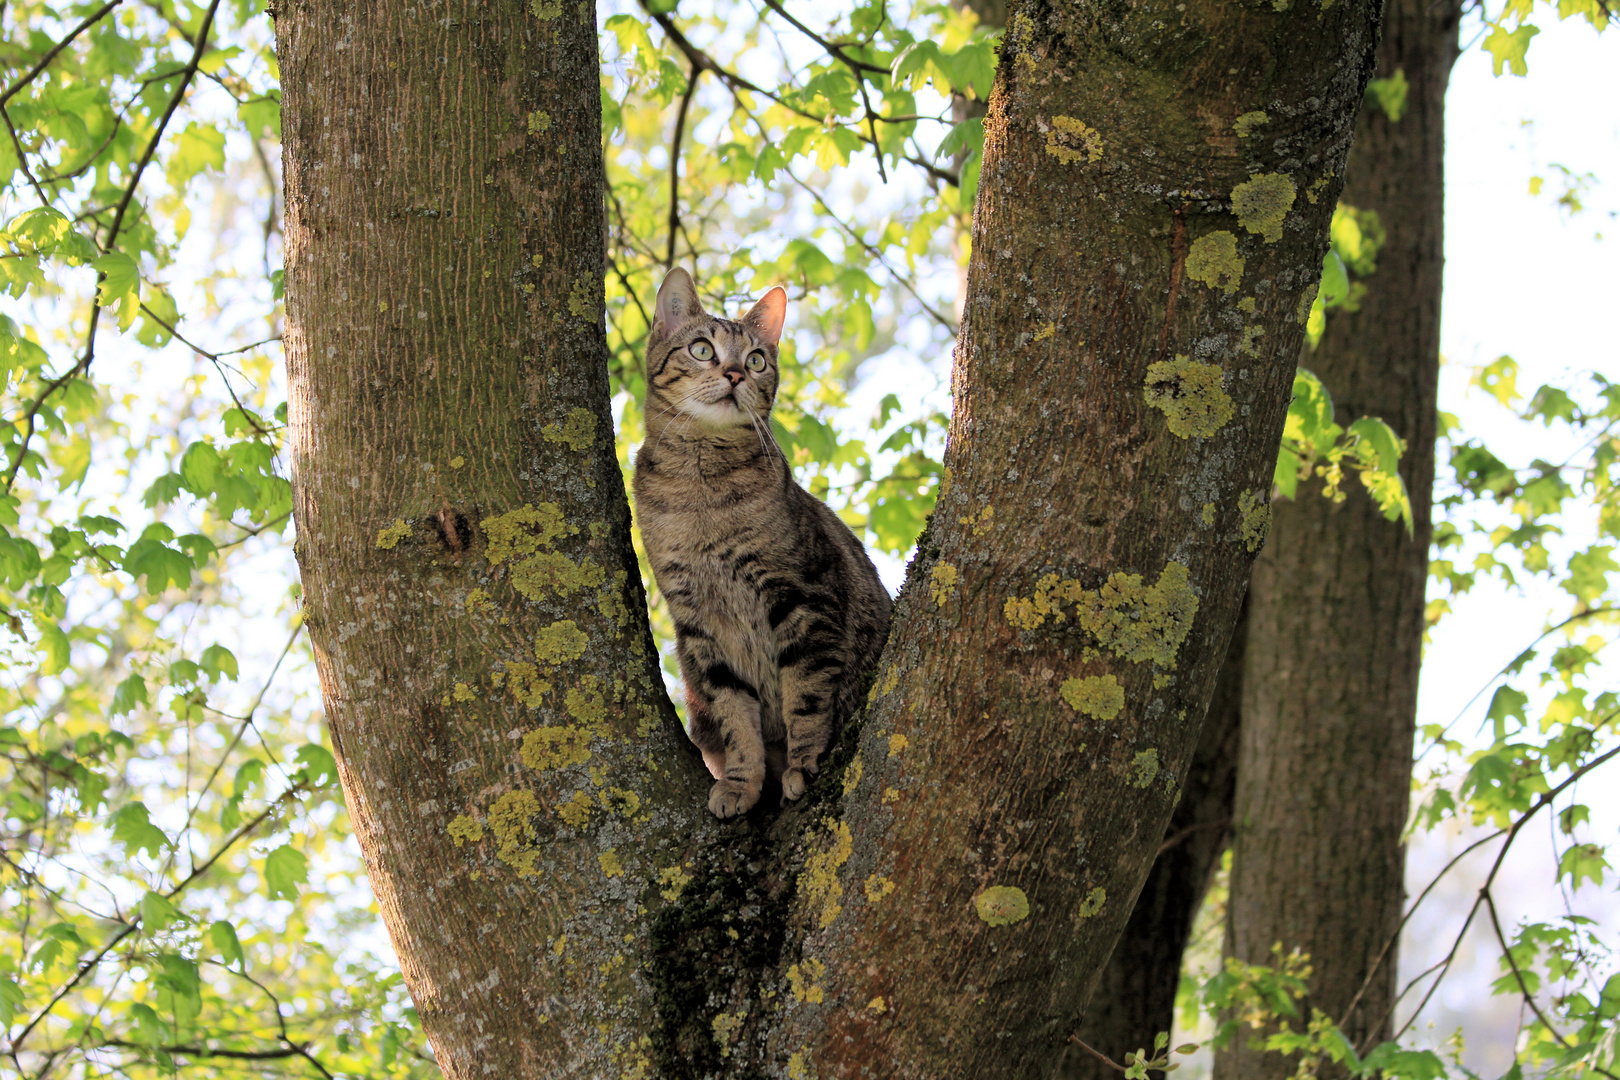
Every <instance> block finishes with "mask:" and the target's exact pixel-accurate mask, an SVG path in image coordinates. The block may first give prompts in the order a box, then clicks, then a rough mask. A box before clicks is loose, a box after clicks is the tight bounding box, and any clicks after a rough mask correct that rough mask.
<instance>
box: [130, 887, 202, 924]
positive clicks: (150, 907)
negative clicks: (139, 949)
mask: <svg viewBox="0 0 1620 1080" xmlns="http://www.w3.org/2000/svg"><path fill="white" fill-rule="evenodd" d="M190 921H191V920H190V919H188V918H186V917H185V916H184V915H182V914H181V913H180V909H179V908H177V907H175V906H174V905H173V904H171V903H170V902H169V901H168V899H167V898H166V897H164V896H162V895H160V894H158V893H155V892H152V891H151V890H147V893H146V895H145V896H143V897H141V925H142V926H143V927H145V928H146V932H147V933H149V934H156V933H158V932H160V931H163V930H167V929H168V928H169V927H171V926H173V925H174V924H175V923H181V922H190Z"/></svg>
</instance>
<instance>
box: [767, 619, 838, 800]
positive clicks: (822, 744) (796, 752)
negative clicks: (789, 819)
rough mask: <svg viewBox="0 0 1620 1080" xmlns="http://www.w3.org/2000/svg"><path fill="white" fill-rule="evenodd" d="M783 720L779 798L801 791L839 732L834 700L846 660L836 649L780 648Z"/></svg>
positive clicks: (793, 796) (818, 769)
mask: <svg viewBox="0 0 1620 1080" xmlns="http://www.w3.org/2000/svg"><path fill="white" fill-rule="evenodd" d="M782 660H783V661H785V662H784V663H783V664H782V668H781V672H782V721H783V723H784V724H785V725H786V727H787V771H786V772H784V773H783V774H782V798H783V799H784V800H790V799H797V798H798V797H799V796H801V795H803V794H804V787H805V784H806V783H808V782H809V778H810V777H812V776H815V775H816V773H818V772H820V771H821V765H820V764H819V761H820V758H821V755H822V754H824V753H826V752H827V747H828V746H829V745H830V744H831V743H832V740H833V738H834V737H835V736H836V735H837V734H838V733H837V732H836V731H834V730H833V720H834V717H833V704H834V702H835V700H836V699H837V695H838V687H839V684H840V683H841V682H842V680H843V678H844V672H845V667H846V665H845V663H844V659H843V657H842V656H840V655H839V654H838V653H837V652H835V651H831V650H829V651H826V652H801V651H799V650H797V649H793V648H789V649H785V650H783V654H782Z"/></svg>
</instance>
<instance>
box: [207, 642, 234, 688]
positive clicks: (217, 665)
mask: <svg viewBox="0 0 1620 1080" xmlns="http://www.w3.org/2000/svg"><path fill="white" fill-rule="evenodd" d="M198 663H199V664H201V665H202V669H203V670H204V671H206V672H208V674H209V675H211V676H213V677H214V679H215V680H216V681H217V680H219V679H221V678H224V679H230V680H232V681H235V679H236V676H237V667H236V655H235V654H234V653H232V652H231V650H229V649H227V648H226V647H225V646H223V645H217V644H216V645H210V646H208V648H206V649H204V650H203V653H202V656H201V657H199V658H198Z"/></svg>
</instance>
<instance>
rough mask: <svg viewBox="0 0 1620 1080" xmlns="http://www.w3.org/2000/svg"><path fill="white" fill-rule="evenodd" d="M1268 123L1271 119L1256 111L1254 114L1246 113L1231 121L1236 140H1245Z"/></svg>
mask: <svg viewBox="0 0 1620 1080" xmlns="http://www.w3.org/2000/svg"><path fill="white" fill-rule="evenodd" d="M1269 123H1271V117H1269V116H1267V115H1266V114H1265V113H1263V112H1260V111H1259V110H1258V109H1257V110H1255V111H1254V112H1246V113H1244V114H1243V115H1242V116H1240V117H1238V118H1237V119H1236V120H1234V121H1232V130H1233V131H1235V132H1237V136H1238V138H1240V139H1247V138H1248V137H1249V136H1250V135H1253V134H1254V133H1255V132H1256V131H1258V130H1260V129H1261V128H1263V127H1265V126H1266V125H1267V124H1269Z"/></svg>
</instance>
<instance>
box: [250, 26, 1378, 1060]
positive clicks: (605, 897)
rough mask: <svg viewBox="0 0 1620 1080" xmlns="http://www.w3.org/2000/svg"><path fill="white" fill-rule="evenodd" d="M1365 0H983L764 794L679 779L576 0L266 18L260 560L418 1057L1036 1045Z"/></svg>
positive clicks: (1188, 685) (1268, 345) (1311, 284)
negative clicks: (862, 684)
mask: <svg viewBox="0 0 1620 1080" xmlns="http://www.w3.org/2000/svg"><path fill="white" fill-rule="evenodd" d="M462 2H465V0H462ZM1376 23H1377V12H1376V7H1375V6H1374V5H1373V4H1371V3H1369V2H1368V0H1342V2H1340V3H1337V4H1334V5H1331V6H1329V7H1328V8H1327V9H1325V10H1324V11H1321V12H1318V11H1316V10H1314V9H1312V10H1308V11H1307V10H1304V9H1301V10H1299V11H1287V12H1277V11H1273V10H1270V9H1269V8H1265V9H1255V8H1252V7H1248V6H1239V5H1236V4H1227V3H1214V2H1211V0H1204V2H1197V0H1195V2H1192V3H1189V4H1188V6H1187V10H1186V11H1185V12H1182V13H1181V14H1180V16H1179V17H1178V18H1177V19H1176V21H1175V24H1174V25H1173V26H1169V27H1167V26H1166V25H1165V24H1164V23H1163V22H1161V21H1159V20H1158V19H1157V16H1156V15H1155V14H1154V13H1152V12H1148V11H1142V12H1125V13H1123V14H1121V13H1117V12H1115V11H1113V10H1111V9H1109V10H1105V9H1098V8H1093V7H1089V6H1086V5H1080V4H1063V5H1056V6H1054V5H1050V4H1026V5H1024V7H1023V8H1022V10H1020V11H1019V12H1018V13H1017V14H1015V16H1014V18H1013V21H1012V23H1011V24H1010V26H1011V29H1010V32H1009V35H1008V39H1007V45H1006V47H1005V48H1004V50H1003V63H1002V65H1001V67H1000V69H999V73H998V76H997V79H998V83H997V89H996V91H995V94H994V95H993V100H992V106H991V112H990V116H989V118H988V120H987V122H986V133H987V134H986V154H985V162H984V171H983V180H982V183H981V188H980V203H979V209H978V212H977V214H976V217H975V225H974V228H975V238H974V249H973V250H974V254H973V262H972V267H971V269H970V274H969V286H968V304H967V313H968V314H967V326H966V328H965V329H964V332H963V337H962V340H961V343H960V347H959V353H958V360H957V368H956V375H955V390H956V411H955V415H954V417H953V420H952V427H951V436H950V445H949V449H948V451H947V455H946V463H947V466H948V467H949V469H950V474H949V475H950V476H951V477H952V480H951V482H950V485H949V490H948V491H947V492H945V493H944V494H943V495H942V498H941V500H940V504H939V509H938V511H937V512H936V515H935V518H934V521H933V524H932V526H931V528H930V530H929V532H928V533H927V534H926V535H925V537H924V538H923V540H922V542H921V545H920V551H919V556H918V559H917V560H916V561H915V563H914V564H913V567H912V572H911V575H910V578H909V580H908V584H907V587H906V590H905V591H904V592H903V594H902V596H901V599H900V602H899V604H898V606H897V609H896V619H895V625H894V630H893V632H892V634H891V637H890V641H889V645H888V647H887V649H886V650H885V653H884V657H883V659H882V661H881V662H880V664H879V667H878V669H877V672H876V676H875V682H874V685H873V688H872V694H871V698H870V701H871V705H870V707H869V709H868V711H867V715H866V716H865V718H864V721H862V722H859V723H857V724H855V725H852V728H851V730H850V731H848V732H846V735H845V737H844V739H843V740H842V741H841V743H840V746H839V748H838V749H837V751H836V752H835V753H834V754H833V756H832V758H831V760H830V761H829V762H828V763H827V767H826V768H825V769H824V770H823V773H822V776H821V777H820V779H819V780H818V781H817V783H816V784H815V785H813V787H812V789H811V791H810V793H809V794H808V795H807V797H806V799H805V800H804V802H803V803H802V804H800V805H798V806H795V807H792V808H789V809H786V810H777V809H775V808H770V807H761V808H759V809H758V810H757V811H756V812H754V813H753V814H751V815H749V816H748V817H745V818H743V819H740V820H738V821H735V822H728V823H725V824H721V823H718V822H716V821H714V820H713V819H712V818H710V817H709V816H708V814H707V810H706V809H705V792H706V788H707V783H706V774H705V773H704V770H703V768H702V766H701V764H700V763H699V762H698V760H697V757H696V755H695V753H694V752H693V751H692V750H691V748H690V747H688V746H687V745H685V739H684V736H683V735H682V733H681V732H680V730H679V728H678V726H677V725H676V723H675V721H674V718H673V714H672V712H671V711H670V709H669V707H668V703H667V701H666V700H665V699H664V696H663V693H662V689H661V686H660V684H659V680H658V676H657V672H656V670H655V668H654V663H653V656H652V650H651V645H650V642H649V639H648V633H647V629H646V624H645V619H644V610H645V609H644V607H643V599H642V596H641V593H640V590H639V587H638V583H637V579H636V574H635V563H634V559H633V556H632V553H631V548H630V544H629V535H628V521H627V515H626V513H625V504H624V496H623V492H622V489H621V487H620V484H619V480H618V476H619V474H618V470H617V467H616V464H615V463H614V461H613V450H612V443H611V439H610V438H609V426H608V425H609V417H608V412H607V381H606V350H605V347H604V344H603V337H602V330H601V292H600V281H601V269H602V234H601V216H600V190H599V185H600V178H601V163H600V157H599V153H598V150H597V139H598V133H597V127H596V125H597V121H598V99H597V94H598V91H597V74H596V70H597V69H596V51H595V44H594V39H593V37H592V34H593V28H594V15H593V13H592V11H591V10H590V5H589V4H581V5H568V4H555V3H551V2H548V0H536V2H534V3H532V4H525V5H519V4H516V3H512V4H508V5H499V4H497V5H494V6H490V5H473V4H470V3H467V4H466V6H465V7H463V8H460V9H457V8H455V7H452V8H450V9H444V8H438V9H431V10H430V9H427V8H422V7H420V6H417V7H412V6H408V5H407V4H405V3H404V2H403V0H378V2H377V3H376V4H374V5H372V6H370V7H368V8H366V9H364V10H360V9H349V8H345V9H342V10H338V9H335V8H328V7H327V6H326V5H325V4H323V3H320V2H317V0H293V2H291V3H289V5H288V7H287V8H286V9H285V10H283V11H280V12H278V26H277V30H278V37H279V44H280V49H281V54H280V55H281V61H282V66H283V74H284V86H285V93H286V99H285V110H286V114H285V115H286V124H285V129H284V130H285V132H286V136H285V138H286V151H285V153H286V171H287V188H288V253H287V282H288V297H289V304H288V337H287V348H288V356H289V374H290V379H291V384H292V388H291V394H292V400H293V403H294V416H293V444H294V450H293V454H294V465H295V470H296V471H295V484H296V501H295V505H296V514H297V523H298V531H299V541H298V544H299V548H298V551H299V556H300V562H301V566H302V568H303V574H304V583H305V597H306V605H307V610H308V614H309V621H310V626H311V632H312V635H313V638H314V641H315V643H316V648H317V660H318V664H319V668H320V673H321V678H322V686H323V690H324V692H325V696H326V705H327V712H328V716H329V718H330V720H331V723H332V726H333V732H334V743H335V745H336V747H337V750H338V753H339V756H340V763H341V771H342V777H343V782H344V786H345V792H346V794H347V797H348V799H349V804H350V807H351V811H352V813H353V815H354V818H355V823H356V833H357V835H358V836H359V838H360V842H361V845H362V848H363V850H364V852H365V854H366V858H367V863H368V868H369V870H370V872H371V875H372V880H373V883H374V886H375V888H376V891H377V895H378V898H379V903H380V906H381V909H382V912H383V916H384V919H385V921H386V923H387V925H388V927H389V931H390V933H391V935H392V936H393V940H394V942H395V945H396V947H397V949H398V951H399V954H400V958H401V964H402V967H403V970H404V972H405V977H406V980H407V982H408V985H409V986H410V988H411V991H412V994H413V996H414V997H415V998H416V1000H417V1003H418V1005H419V1007H420V1008H421V1013H422V1018H423V1023H424V1026H425V1027H426V1029H427V1031H428V1033H429V1036H430V1038H431V1039H432V1042H433V1045H434V1047H435V1050H436V1052H437V1054H438V1057H439V1060H440V1061H441V1063H442V1064H443V1066H444V1070H445V1073H446V1075H448V1076H450V1077H453V1078H473V1077H482V1076H485V1075H487V1074H492V1073H493V1074H496V1075H506V1076H521V1077H531V1076H532V1077H541V1076H544V1077H572V1076H578V1077H587V1076H588V1077H597V1076H608V1075H612V1076H620V1075H625V1076H651V1075H658V1076H662V1077H684V1076H706V1075H732V1076H757V1075H769V1076H787V1077H808V1076H818V1077H823V1078H827V1077H834V1076H855V1075H859V1074H860V1073H861V1072H862V1070H864V1069H869V1068H870V1067H871V1066H872V1065H873V1063H874V1062H881V1063H882V1066H881V1067H882V1069H883V1071H884V1073H885V1075H887V1076H892V1077H896V1078H904V1077H934V1076H941V1075H964V1076H975V1077H1018V1078H1023V1077H1027V1076H1030V1075H1040V1074H1042V1073H1047V1072H1049V1071H1050V1070H1051V1068H1052V1067H1053V1062H1054V1061H1055V1059H1056V1051H1057V1048H1058V1047H1059V1046H1060V1045H1061V1044H1062V1043H1063V1041H1064V1039H1065V1038H1066V1037H1067V1035H1068V1034H1069V1032H1070V1031H1071V1030H1072V1022H1073V1019H1074V1015H1075V1011H1076V1005H1077V1003H1081V1002H1083V1001H1084V1000H1085V997H1086V995H1087V993H1088V992H1089V984H1090V982H1091V981H1092V979H1093V978H1094V976H1095V974H1096V973H1097V972H1099V971H1100V970H1101V968H1102V967H1103V964H1104V961H1105V959H1106V957H1107V956H1108V954H1109V953H1110V951H1111V950H1112V948H1113V946H1114V942H1115V939H1116V938H1117V936H1118V934H1119V932H1120V930H1121V929H1122V928H1123V926H1124V925H1125V922H1126V919H1127V916H1128V915H1129V912H1130V910H1131V902H1132V899H1133V898H1134V896H1135V894H1136V892H1137V890H1138V888H1139V887H1140V885H1141V882H1142V880H1143V879H1144V877H1145V876H1146V874H1147V872H1148V869H1149V867H1150V866H1151V864H1152V861H1153V856H1154V853H1155V851H1156V850H1157V848H1158V847H1159V844H1160V842H1161V839H1162V838H1163V836H1164V831H1165V827H1166V824H1167V823H1168V821H1169V819H1170V814H1171V810H1172V808H1173V806H1174V804H1175V802H1176V798H1177V794H1178V790H1179V785H1180V784H1181V783H1182V782H1183V780H1184V777H1185V774H1186V772H1187V769H1188V768H1189V766H1190V762H1191V758H1192V756H1193V749H1194V744H1195V742H1196V739H1197V727H1198V722H1199V721H1198V718H1199V717H1201V716H1202V715H1203V714H1204V712H1205V709H1206V707H1207V705H1208V703H1209V699H1210V696H1211V693H1212V690H1213V687H1214V683H1215V679H1216V675H1217V670H1218V668H1219V663H1220V659H1221V658H1222V657H1223V656H1224V654H1225V651H1226V648H1227V643H1228V639H1229V637H1230V635H1231V632H1232V627H1233V624H1234V622H1235V620H1236V618H1237V613H1238V608H1239V604H1240V601H1241V599H1242V595H1243V592H1244V588H1245V583H1246V581H1247V578H1248V574H1249V569H1250V564H1251V561H1252V559H1253V558H1254V551H1255V549H1256V547H1257V546H1258V543H1259V541H1260V540H1261V538H1262V536H1263V532H1264V527H1265V520H1266V513H1265V498H1264V495H1265V492H1266V491H1267V490H1268V484H1269V478H1270V474H1271V468H1272V462H1273V460H1274V457H1275V453H1276V445H1277V439H1278V433H1279V431H1280V428H1281V423H1282V417H1283V414H1284V411H1285V407H1286V403H1287V397H1288V392H1289V387H1290V386H1291V382H1292V375H1293V368H1294V360H1295V357H1296V356H1297V354H1298V349H1299V342H1300V336H1301V321H1302V320H1301V318H1300V316H1301V314H1302V312H1303V310H1304V309H1305V308H1306V307H1308V305H1309V300H1310V297H1311V296H1312V295H1313V294H1314V289H1315V282H1316V278H1317V273H1318V267H1319V265H1320V260H1321V257H1322V252H1323V250H1324V247H1325V243H1326V225H1327V220H1328V212H1329V209H1330V208H1331V207H1332V205H1333V201H1334V198H1335V197H1336V195H1337V184H1338V182H1337V179H1336V178H1337V177H1338V176H1339V175H1340V174H1341V172H1342V167H1343V161H1344V156H1345V152H1346V150H1347V147H1348V143H1349V138H1350V134H1351V131H1352V129H1353V123H1354V118H1355V114H1356V111H1357V109H1358V107H1359V104H1360V101H1361V96H1362V92H1363V87H1364V83H1365V80H1366V77H1367V74H1368V70H1369V65H1370V63H1371V59H1372V46H1373V41H1374V38H1375V35H1376ZM317 88H318V92H319V97H317V96H316V92H317ZM1262 107H1264V108H1267V109H1269V110H1271V113H1272V128H1271V130H1270V131H1269V132H1268V135H1269V136H1271V137H1270V138H1268V139H1267V140H1266V142H1265V145H1263V146H1258V147H1255V146H1247V145H1240V143H1239V140H1238V139H1237V137H1236V136H1235V135H1233V134H1231V123H1232V121H1233V120H1234V119H1235V118H1236V117H1237V116H1239V115H1241V114H1243V113H1245V112H1249V111H1253V110H1256V109H1259V108H1262ZM1296 193H1298V194H1299V195H1300V196H1302V197H1301V198H1299V199H1297V200H1296V199H1295V198H1294V196H1295V194H1296ZM1307 194H1310V195H1316V196H1318V197H1317V198H1316V200H1315V201H1311V200H1310V199H1308V198H1305V197H1303V196H1306V195H1307ZM1189 718H1191V719H1189Z"/></svg>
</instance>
